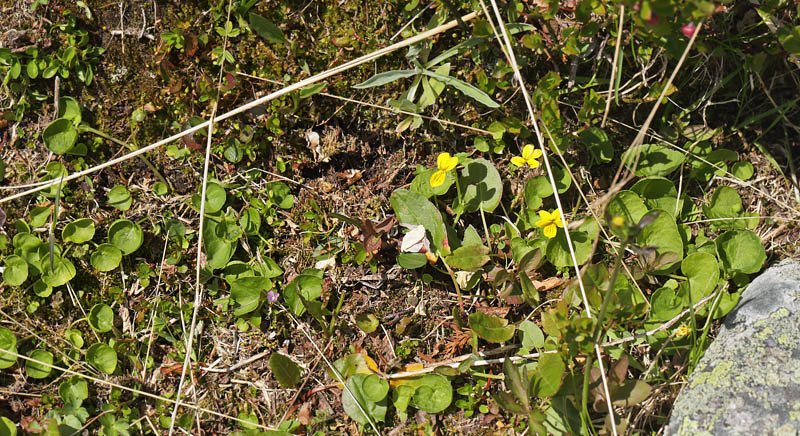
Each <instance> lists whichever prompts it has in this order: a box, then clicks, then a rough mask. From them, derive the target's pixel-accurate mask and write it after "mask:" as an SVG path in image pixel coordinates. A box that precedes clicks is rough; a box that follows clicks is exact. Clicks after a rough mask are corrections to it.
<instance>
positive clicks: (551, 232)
mask: <svg viewBox="0 0 800 436" xmlns="http://www.w3.org/2000/svg"><path fill="white" fill-rule="evenodd" d="M556 233H558V229H557V228H556V226H555V225H553V224H550V225H549V226H547V227H545V228H544V235H545V236H547V237H548V238H554V237H555V236H556Z"/></svg>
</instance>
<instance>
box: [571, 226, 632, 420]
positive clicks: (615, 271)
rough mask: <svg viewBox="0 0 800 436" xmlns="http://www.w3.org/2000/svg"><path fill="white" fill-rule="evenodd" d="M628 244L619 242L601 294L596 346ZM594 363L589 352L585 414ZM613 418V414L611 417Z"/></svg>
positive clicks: (584, 379)
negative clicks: (601, 300) (604, 290)
mask: <svg viewBox="0 0 800 436" xmlns="http://www.w3.org/2000/svg"><path fill="white" fill-rule="evenodd" d="M627 246H628V241H627V240H626V241H625V242H623V243H622V244H620V247H619V249H618V250H617V256H616V259H615V260H614V269H613V270H612V271H611V277H609V283H608V289H606V292H605V295H603V304H602V306H600V311H599V312H598V313H597V321H596V322H595V325H594V331H593V332H592V345H593V346H596V345H597V344H598V343H599V342H600V336H602V334H603V332H605V329H604V328H603V320H604V318H605V316H606V311H607V310H608V304H609V303H610V302H611V298H610V297H611V292H612V291H613V290H614V284H615V283H616V281H617V274H619V270H620V268H621V267H622V255H623V254H624V253H625V247H627ZM593 364H594V354H593V353H589V355H588V356H587V357H586V364H585V365H584V371H583V391H582V392H581V405H582V406H583V413H585V414H586V416H589V405H588V403H589V376H590V374H591V370H592V365H593ZM611 418H612V420H613V418H614V417H613V416H612V417H611Z"/></svg>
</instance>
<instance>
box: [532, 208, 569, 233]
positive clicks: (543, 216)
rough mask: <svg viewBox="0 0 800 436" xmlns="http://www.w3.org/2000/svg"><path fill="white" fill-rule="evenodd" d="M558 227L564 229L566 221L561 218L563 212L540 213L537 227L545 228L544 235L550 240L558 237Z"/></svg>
mask: <svg viewBox="0 0 800 436" xmlns="http://www.w3.org/2000/svg"><path fill="white" fill-rule="evenodd" d="M556 226H558V227H561V228H562V229H563V228H564V220H563V219H562V218H561V212H559V211H558V209H556V210H554V211H553V213H550V212H548V211H546V210H540V211H539V221H537V222H536V227H539V228H544V235H545V236H547V237H548V238H553V237H555V236H556V233H557V232H558V229H557V228H556Z"/></svg>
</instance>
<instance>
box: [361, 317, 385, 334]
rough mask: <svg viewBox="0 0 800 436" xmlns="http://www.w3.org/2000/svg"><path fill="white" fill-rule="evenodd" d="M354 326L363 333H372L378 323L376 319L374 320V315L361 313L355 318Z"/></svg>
mask: <svg viewBox="0 0 800 436" xmlns="http://www.w3.org/2000/svg"><path fill="white" fill-rule="evenodd" d="M356 324H357V325H358V328H360V329H361V330H363V331H364V333H372V332H374V331H375V329H377V328H378V325H379V324H380V322H378V318H375V315H373V314H371V313H362V314H360V315H358V316H357V317H356Z"/></svg>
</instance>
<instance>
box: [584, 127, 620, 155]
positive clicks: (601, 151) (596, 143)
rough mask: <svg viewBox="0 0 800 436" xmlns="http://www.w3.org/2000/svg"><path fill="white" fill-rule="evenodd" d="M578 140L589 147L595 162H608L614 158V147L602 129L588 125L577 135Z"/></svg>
mask: <svg viewBox="0 0 800 436" xmlns="http://www.w3.org/2000/svg"><path fill="white" fill-rule="evenodd" d="M578 140H579V141H580V142H581V143H582V144H583V145H584V146H585V147H586V148H588V149H589V152H590V153H592V157H594V159H595V160H596V161H597V162H600V163H608V162H611V159H613V158H614V147H613V146H612V145H611V140H609V139H608V135H607V134H606V132H604V131H603V129H600V128H599V127H589V128H588V129H586V130H584V131H583V132H581V133H580V134H579V135H578Z"/></svg>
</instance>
